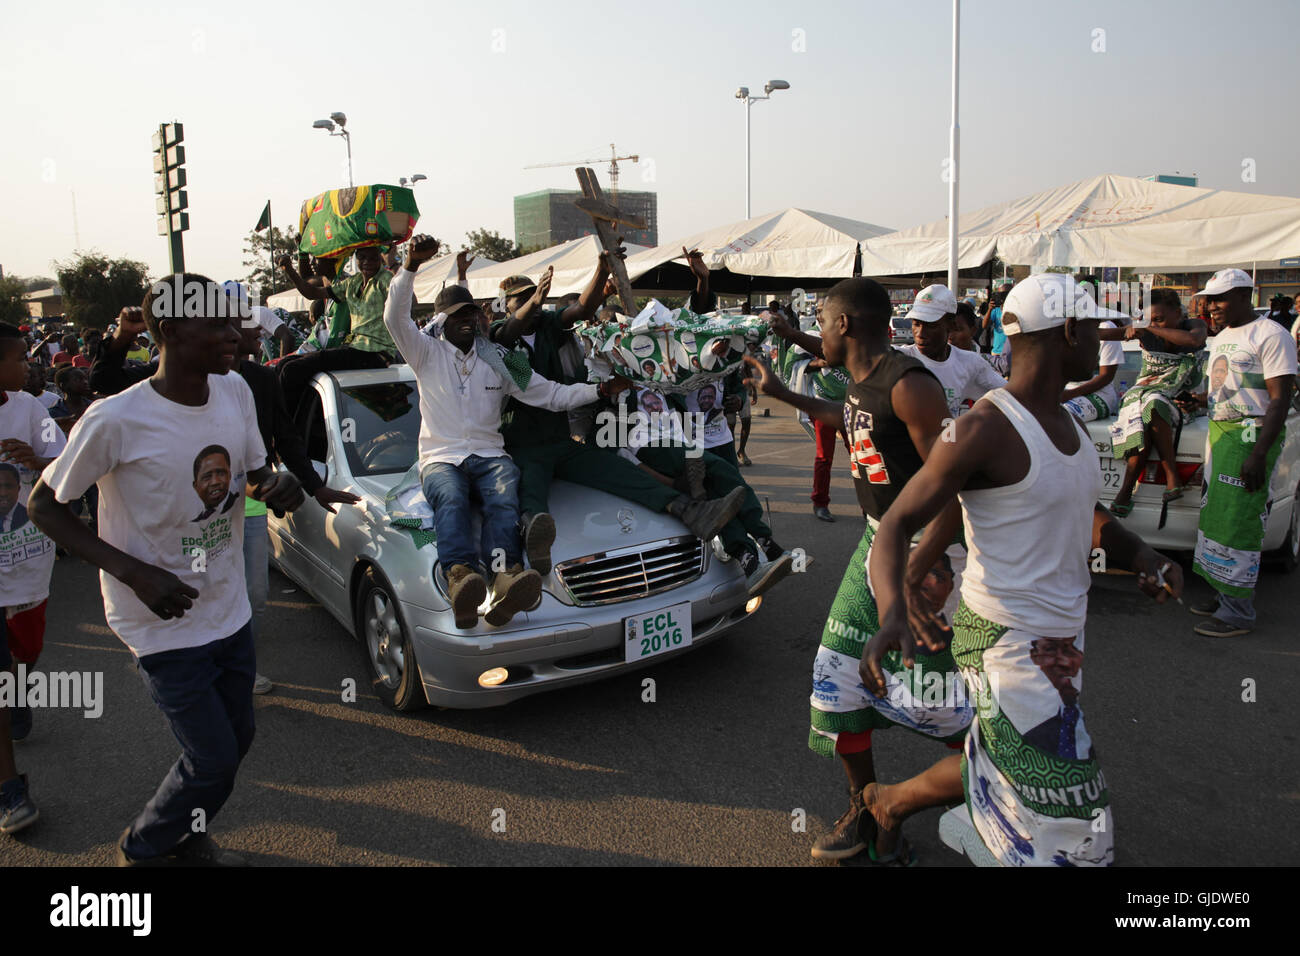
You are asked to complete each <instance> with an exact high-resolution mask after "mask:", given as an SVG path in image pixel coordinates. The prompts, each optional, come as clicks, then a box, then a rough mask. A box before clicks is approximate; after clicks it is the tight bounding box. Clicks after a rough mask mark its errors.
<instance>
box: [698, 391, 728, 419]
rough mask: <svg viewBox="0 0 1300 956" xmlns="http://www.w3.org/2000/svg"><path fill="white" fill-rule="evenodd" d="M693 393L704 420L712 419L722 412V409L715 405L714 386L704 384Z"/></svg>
mask: <svg viewBox="0 0 1300 956" xmlns="http://www.w3.org/2000/svg"><path fill="white" fill-rule="evenodd" d="M695 394H696V398H695V401H696V403H697V404H698V405H699V409H700V411H701V412H703V413H704V420H705V422H710V421H712V420H713V419H714V418H716V417H717V416H718V415H720V414H721V413H722V409H721V408H719V407H718V405H717V403H718V392H717V388H716V387H715V386H713V385H705V386H704V387H703V388H701V389H700V390H699V391H698V392H696V393H695Z"/></svg>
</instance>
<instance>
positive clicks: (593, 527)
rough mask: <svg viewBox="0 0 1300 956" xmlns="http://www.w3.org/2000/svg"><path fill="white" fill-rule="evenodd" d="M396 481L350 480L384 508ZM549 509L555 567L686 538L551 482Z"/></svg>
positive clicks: (618, 501) (645, 511)
mask: <svg viewBox="0 0 1300 956" xmlns="http://www.w3.org/2000/svg"><path fill="white" fill-rule="evenodd" d="M401 477H402V476H401V475H379V476H375V477H371V478H354V479H353V483H354V484H355V485H356V486H357V488H358V489H359V490H360V491H361V492H362V493H363V494H365V495H367V496H368V497H371V498H373V499H374V500H375V501H376V503H378V504H379V506H380V507H383V504H384V498H385V496H386V495H387V494H388V492H389V491H390V490H391V489H392V487H393V485H395V484H396V483H397V482H398V480H399V479H400V478H401ZM550 508H551V517H553V518H554V519H555V544H554V545H552V547H551V558H552V560H553V561H556V562H560V561H568V560H569V559H571V558H580V557H585V556H586V555H589V554H595V553H597V552H600V551H610V550H613V549H616V548H626V547H631V546H634V545H638V544H644V543H647V542H651V541H662V540H663V539H665V538H677V537H681V536H683V535H689V534H690V533H691V532H690V531H689V530H688V529H687V527H686V526H685V525H684V524H682V523H681V522H680V521H678V520H677V519H676V518H674V517H673V516H672V515H669V514H664V513H662V512H658V511H653V510H651V509H650V508H649V507H647V506H646V505H642V504H637V503H636V502H632V501H626V500H624V499H622V498H617V497H615V496H614V495H611V494H607V493H606V492H603V491H596V490H595V489H592V488H583V487H582V486H580V485H575V484H571V483H570V482H567V481H556V482H553V483H552V485H551V492H550Z"/></svg>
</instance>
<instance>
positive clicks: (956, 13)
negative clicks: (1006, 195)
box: [948, 0, 992, 295]
mask: <svg viewBox="0 0 1300 956" xmlns="http://www.w3.org/2000/svg"><path fill="white" fill-rule="evenodd" d="M960 28H961V0H952V127H951V128H950V129H949V130H948V157H949V168H948V175H949V179H948V288H949V289H951V290H952V294H953V295H960V293H959V292H958V290H957V207H958V203H957V176H958V169H959V168H960V163H959V161H958V158H959V157H958V154H959V152H960V150H961V127H960V126H959V125H958V123H957V91H958V82H957V68H958V65H959V63H958V54H959V51H960V42H959V39H960ZM989 291H990V293H991V292H992V290H991V289H990V290H989Z"/></svg>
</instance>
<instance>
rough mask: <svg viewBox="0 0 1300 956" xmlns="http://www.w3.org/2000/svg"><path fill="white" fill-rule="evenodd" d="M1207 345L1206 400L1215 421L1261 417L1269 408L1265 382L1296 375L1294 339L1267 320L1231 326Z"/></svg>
mask: <svg viewBox="0 0 1300 956" xmlns="http://www.w3.org/2000/svg"><path fill="white" fill-rule="evenodd" d="M1208 344H1209V350H1210V354H1209V357H1208V358H1207V359H1206V362H1205V374H1206V377H1207V379H1208V382H1209V388H1208V392H1207V398H1208V399H1209V404H1210V417H1211V418H1212V419H1214V420H1216V421H1240V420H1241V419H1243V418H1259V417H1261V416H1262V415H1263V414H1264V413H1265V412H1267V411H1268V405H1269V397H1268V388H1267V386H1266V385H1265V382H1266V381H1267V380H1268V379H1270V378H1280V377H1282V376H1284V375H1294V374H1296V344H1295V339H1293V338H1291V336H1290V335H1288V334H1287V331H1286V329H1284V328H1282V326H1281V325H1279V324H1278V323H1277V322H1274V321H1273V320H1272V319H1269V318H1267V317H1261V318H1257V319H1254V320H1253V321H1250V322H1247V323H1246V324H1245V325H1242V326H1238V327H1237V328H1235V329H1234V328H1232V327H1231V326H1229V327H1228V328H1225V329H1224V330H1223V331H1222V332H1220V333H1219V334H1218V335H1216V336H1215V337H1214V338H1213V339H1211V340H1210V342H1209V343H1208Z"/></svg>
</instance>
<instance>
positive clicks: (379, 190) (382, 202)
mask: <svg viewBox="0 0 1300 956" xmlns="http://www.w3.org/2000/svg"><path fill="white" fill-rule="evenodd" d="M419 218H420V209H419V207H418V206H416V204H415V193H414V192H413V191H412V190H410V189H406V188H404V187H402V186H384V185H379V186H350V187H348V188H347V189H331V190H330V191H329V192H323V193H321V194H320V195H319V196H313V197H312V198H311V199H308V200H307V201H306V202H304V203H303V204H302V210H301V211H300V212H299V214H298V235H299V237H300V238H299V242H298V251H300V252H306V253H310V254H311V255H313V256H317V257H318V258H322V259H331V258H334V257H337V256H346V255H348V254H350V253H351V252H353V251H354V250H356V249H360V248H362V247H363V246H387V245H391V244H392V243H396V242H405V241H406V240H407V239H410V238H411V233H412V232H414V231H415V224H416V222H417V221H419Z"/></svg>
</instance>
